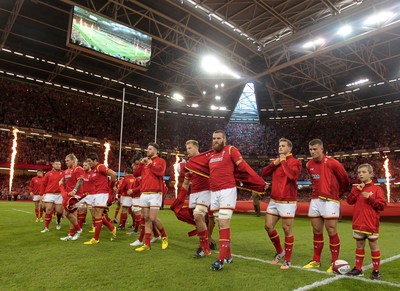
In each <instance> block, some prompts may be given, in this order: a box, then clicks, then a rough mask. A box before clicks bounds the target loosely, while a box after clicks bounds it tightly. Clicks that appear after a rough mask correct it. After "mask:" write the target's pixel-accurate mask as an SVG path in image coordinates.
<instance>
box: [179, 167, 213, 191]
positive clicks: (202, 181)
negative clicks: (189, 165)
mask: <svg viewBox="0 0 400 291" xmlns="http://www.w3.org/2000/svg"><path fill="white" fill-rule="evenodd" d="M184 172H185V180H190V181H191V185H190V193H191V194H194V193H199V192H202V191H209V190H210V179H209V178H206V177H203V176H201V175H198V174H196V173H194V172H191V171H189V170H188V169H186V168H185V169H184Z"/></svg>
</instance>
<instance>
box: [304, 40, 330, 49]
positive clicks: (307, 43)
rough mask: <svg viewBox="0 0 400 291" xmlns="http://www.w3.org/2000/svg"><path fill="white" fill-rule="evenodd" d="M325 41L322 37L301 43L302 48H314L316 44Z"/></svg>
mask: <svg viewBox="0 0 400 291" xmlns="http://www.w3.org/2000/svg"><path fill="white" fill-rule="evenodd" d="M324 43H325V40H324V39H323V38H316V39H314V40H312V41H309V42H306V43H305V44H303V48H305V49H309V48H315V47H317V46H320V45H323V44H324Z"/></svg>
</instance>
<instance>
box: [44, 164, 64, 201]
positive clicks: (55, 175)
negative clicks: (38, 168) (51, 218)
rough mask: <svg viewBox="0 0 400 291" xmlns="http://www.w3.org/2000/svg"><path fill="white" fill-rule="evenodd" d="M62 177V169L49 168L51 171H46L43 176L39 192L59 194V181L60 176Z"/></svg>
mask: <svg viewBox="0 0 400 291" xmlns="http://www.w3.org/2000/svg"><path fill="white" fill-rule="evenodd" d="M62 177H64V171H62V170H59V171H56V170H54V169H51V171H49V172H47V173H46V175H44V177H43V181H42V187H41V190H40V193H41V194H42V195H43V194H47V193H49V194H60V193H61V189H60V185H59V182H60V180H61V178H62Z"/></svg>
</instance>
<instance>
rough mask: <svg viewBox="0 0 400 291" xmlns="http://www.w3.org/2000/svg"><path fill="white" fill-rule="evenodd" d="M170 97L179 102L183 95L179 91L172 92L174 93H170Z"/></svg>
mask: <svg viewBox="0 0 400 291" xmlns="http://www.w3.org/2000/svg"><path fill="white" fill-rule="evenodd" d="M172 98H173V99H174V100H176V101H179V102H181V101H182V100H183V99H184V98H183V96H182V95H181V94H179V93H174V95H172Z"/></svg>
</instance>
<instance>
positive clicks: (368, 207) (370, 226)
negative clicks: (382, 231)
mask: <svg viewBox="0 0 400 291" xmlns="http://www.w3.org/2000/svg"><path fill="white" fill-rule="evenodd" d="M362 192H367V193H368V194H369V195H370V196H369V198H365V197H364V196H363V195H362V194H361V193H362ZM347 202H348V203H349V204H350V205H354V212H353V226H352V228H353V230H354V231H360V232H366V233H379V218H380V212H381V211H382V210H383V209H384V208H385V206H386V198H385V194H384V192H383V190H382V188H381V187H379V186H376V185H374V183H369V184H366V185H365V187H364V188H363V189H362V190H359V189H358V188H357V186H354V187H353V188H352V189H351V192H350V194H349V196H348V197H347Z"/></svg>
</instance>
